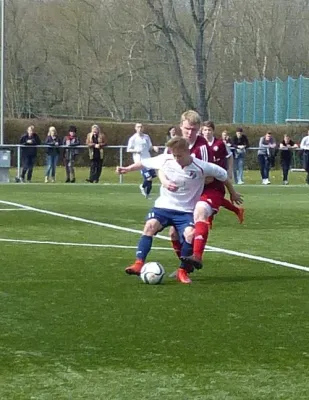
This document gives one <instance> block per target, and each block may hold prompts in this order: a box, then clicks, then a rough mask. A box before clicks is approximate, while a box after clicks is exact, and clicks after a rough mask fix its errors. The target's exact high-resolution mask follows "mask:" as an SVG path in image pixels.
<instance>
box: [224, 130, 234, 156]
mask: <svg viewBox="0 0 309 400" xmlns="http://www.w3.org/2000/svg"><path fill="white" fill-rule="evenodd" d="M221 139H222V140H223V142H224V143H225V145H226V146H227V147H229V148H231V147H232V146H233V143H232V139H231V138H230V135H229V133H228V131H227V130H224V131H223V132H222V133H221ZM231 151H232V150H231Z"/></svg>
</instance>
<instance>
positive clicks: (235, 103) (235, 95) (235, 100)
mask: <svg viewBox="0 0 309 400" xmlns="http://www.w3.org/2000/svg"><path fill="white" fill-rule="evenodd" d="M236 85H237V82H236V81H235V82H234V107H233V124H236V109H237V92H236V91H237V89H236Z"/></svg>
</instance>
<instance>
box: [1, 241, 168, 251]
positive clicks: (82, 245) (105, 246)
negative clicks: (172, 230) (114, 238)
mask: <svg viewBox="0 0 309 400" xmlns="http://www.w3.org/2000/svg"><path fill="white" fill-rule="evenodd" d="M0 242H6V243H25V244H49V245H55V246H76V247H103V248H113V249H136V246H121V245H118V244H99V243H70V242H52V241H48V240H27V239H5V238H0ZM152 249H153V250H168V251H171V250H173V249H172V248H171V247H152Z"/></svg>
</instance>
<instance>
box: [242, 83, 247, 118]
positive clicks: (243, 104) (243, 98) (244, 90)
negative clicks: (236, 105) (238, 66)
mask: <svg viewBox="0 0 309 400" xmlns="http://www.w3.org/2000/svg"><path fill="white" fill-rule="evenodd" d="M242 85H243V87H242V123H243V124H244V123H245V119H246V88H247V83H246V81H245V80H244V81H243V83H242Z"/></svg>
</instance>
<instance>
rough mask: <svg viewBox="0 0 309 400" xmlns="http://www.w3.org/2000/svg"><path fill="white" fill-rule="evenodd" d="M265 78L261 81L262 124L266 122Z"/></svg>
mask: <svg viewBox="0 0 309 400" xmlns="http://www.w3.org/2000/svg"><path fill="white" fill-rule="evenodd" d="M266 84H267V81H266V78H264V79H263V123H264V124H265V122H266Z"/></svg>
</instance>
